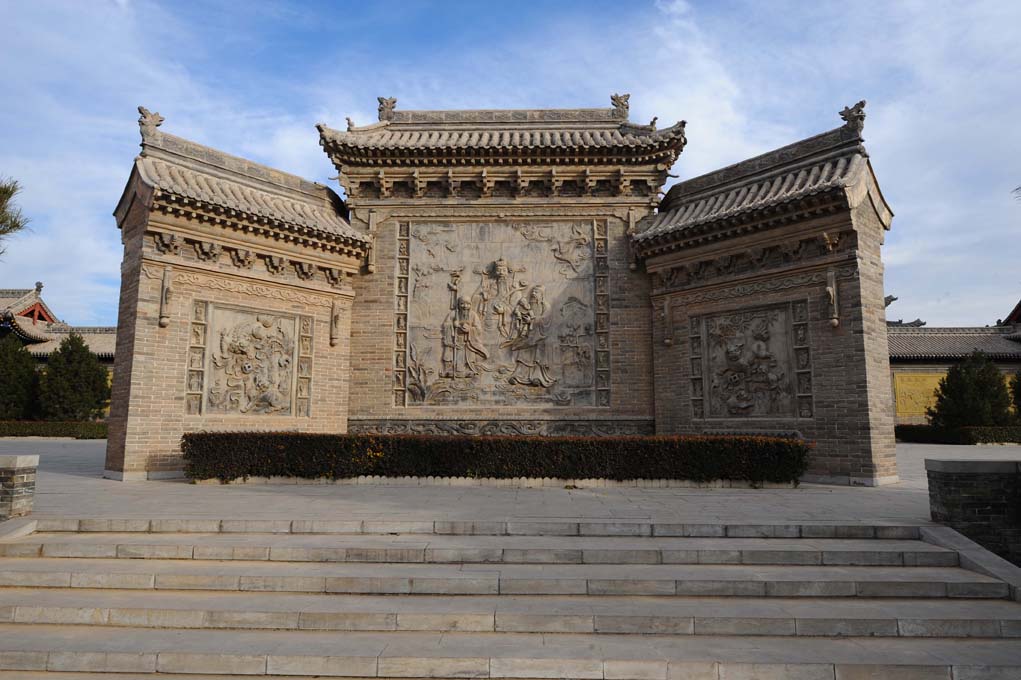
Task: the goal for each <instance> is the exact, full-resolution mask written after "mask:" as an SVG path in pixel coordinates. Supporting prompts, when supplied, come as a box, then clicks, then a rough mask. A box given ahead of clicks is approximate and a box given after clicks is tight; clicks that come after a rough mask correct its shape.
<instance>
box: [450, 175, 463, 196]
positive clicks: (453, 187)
mask: <svg viewBox="0 0 1021 680" xmlns="http://www.w3.org/2000/svg"><path fill="white" fill-rule="evenodd" d="M460 188H461V180H459V179H456V178H455V177H454V171H453V170H447V196H449V197H451V198H457V193H458V191H459V190H460Z"/></svg>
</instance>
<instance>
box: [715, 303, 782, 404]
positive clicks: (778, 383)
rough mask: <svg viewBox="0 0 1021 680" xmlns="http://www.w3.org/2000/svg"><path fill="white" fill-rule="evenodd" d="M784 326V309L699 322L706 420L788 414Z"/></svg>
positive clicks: (774, 308) (725, 316)
mask: <svg viewBox="0 0 1021 680" xmlns="http://www.w3.org/2000/svg"><path fill="white" fill-rule="evenodd" d="M788 321H789V319H788V315H787V309H786V308H785V307H773V308H765V309H758V310H753V311H740V312H732V313H728V314H720V315H716V316H711V317H708V318H707V319H706V320H705V340H706V361H707V364H708V369H707V371H706V372H707V374H708V378H709V384H708V388H709V389H708V391H709V399H708V403H707V407H708V415H709V417H717V418H729V417H756V416H792V415H794V410H793V399H792V396H793V392H794V390H793V389H792V388H791V373H792V371H791V365H790V364H791V362H790V337H789V328H788Z"/></svg>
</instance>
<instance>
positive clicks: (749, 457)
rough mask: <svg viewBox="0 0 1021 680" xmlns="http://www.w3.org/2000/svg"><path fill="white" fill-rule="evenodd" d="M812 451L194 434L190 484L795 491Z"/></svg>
mask: <svg viewBox="0 0 1021 680" xmlns="http://www.w3.org/2000/svg"><path fill="white" fill-rule="evenodd" d="M810 448H811V445H810V444H808V443H807V442H804V441H801V440H797V439H780V438H772V437H751V436H749V437H741V436H697V437H694V436H693V437H639V436H629V437H517V436H484V437H476V436H430V435H348V434H301V433H293V432H268V433H267V432H195V433H189V434H186V435H184V437H183V438H182V441H181V450H182V451H183V453H184V460H185V474H187V476H188V477H191V478H192V479H213V478H215V479H220V480H222V481H230V480H233V479H238V478H244V477H250V476H257V477H274V476H281V477H303V478H317V477H328V478H333V479H343V478H348V477H358V476H361V475H380V476H385V477H405V476H413V477H429V476H432V477H475V478H484V477H496V478H500V479H506V478H512V477H557V478H562V479H590V478H602V479H615V480H625V479H687V480H693V481H698V482H707V481H711V480H716V479H728V480H745V481H748V482H752V483H761V482H796V481H797V480H798V479H799V478H800V477H801V475H802V474H804V472H805V470H806V468H807V467H808V453H809V450H810Z"/></svg>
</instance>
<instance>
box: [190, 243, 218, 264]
mask: <svg viewBox="0 0 1021 680" xmlns="http://www.w3.org/2000/svg"><path fill="white" fill-rule="evenodd" d="M194 246H195V254H196V255H197V256H198V258H199V259H200V260H203V261H205V262H216V261H217V260H218V259H220V253H222V252H223V246H221V245H220V244H219V243H214V242H212V241H195V243H194Z"/></svg>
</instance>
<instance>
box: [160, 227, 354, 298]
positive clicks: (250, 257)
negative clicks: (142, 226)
mask: <svg viewBox="0 0 1021 680" xmlns="http://www.w3.org/2000/svg"><path fill="white" fill-rule="evenodd" d="M152 237H153V245H154V247H155V249H156V252H157V253H160V254H161V255H181V246H182V245H186V244H189V243H190V244H191V246H192V247H193V249H194V251H195V257H196V259H198V260H199V261H201V262H210V263H216V262H219V260H220V258H221V255H222V254H223V252H224V251H226V252H227V253H229V261H230V263H231V264H232V265H233V266H234V267H236V268H238V269H252V268H253V266H254V265H255V262H256V261H257V260H259V259H261V260H263V262H264V263H265V266H266V271H267V272H269V273H270V274H274V275H278V276H282V275H284V274H286V273H287V272H288V269H289V268H293V272H294V275H295V276H296V277H297V278H298V279H300V280H302V281H311V280H313V279H315V278H316V276H317V275H318V274H319V272H320V270H321V271H322V277H323V280H324V281H326V282H327V283H328V284H329V285H330V286H332V287H334V288H338V289H341V290H343V291H345V292H347V293H350V292H352V287H351V277H352V276H353V272H349V271H345V270H343V269H340V268H337V267H319V266H317V265H315V264H312V263H310V262H303V261H300V260H291V259H289V258H285V257H283V256H279V255H271V254H260V253H256V252H255V251H253V250H249V249H247V248H237V247H233V246H223V245H222V244H220V243H216V242H212V241H203V240H192V239H185V238H183V237H181V236H179V235H178V234H173V233H166V232H153V234H152Z"/></svg>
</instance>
